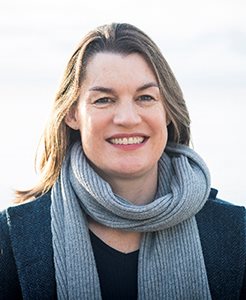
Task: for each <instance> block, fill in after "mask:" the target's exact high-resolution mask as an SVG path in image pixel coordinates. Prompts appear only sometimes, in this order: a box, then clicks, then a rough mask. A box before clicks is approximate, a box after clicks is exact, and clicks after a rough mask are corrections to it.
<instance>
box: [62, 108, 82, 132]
mask: <svg viewBox="0 0 246 300" xmlns="http://www.w3.org/2000/svg"><path fill="white" fill-rule="evenodd" d="M65 123H66V124H67V125H68V126H69V127H70V128H72V129H74V130H78V129H79V118H78V112H77V105H72V106H71V108H70V109H69V111H68V113H67V114H66V116H65Z"/></svg>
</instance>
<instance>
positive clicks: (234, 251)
mask: <svg viewBox="0 0 246 300" xmlns="http://www.w3.org/2000/svg"><path fill="white" fill-rule="evenodd" d="M50 203H51V200H50V193H47V194H45V195H43V196H42V197H40V198H38V199H36V200H35V201H33V202H29V203H26V204H24V205H20V206H17V207H11V208H8V209H7V210H5V211H4V212H2V213H0V299H1V300H2V299H8V300H11V299H21V298H24V299H42V300H43V299H56V284H55V271H54V264H53V249H52V236H51V228H50V221H51V218H50ZM196 220H197V224H198V229H199V233H200V238H201V244H202V249H203V253H204V260H205V265H206V270H207V274H208V281H209V286H210V291H211V294H212V298H213V299H218V300H220V299H228V300H229V299H231V300H232V299H246V278H245V260H246V228H245V208H243V207H238V206H234V205H232V204H230V203H227V202H224V201H221V200H219V199H216V191H215V190H212V191H211V193H210V197H209V200H208V201H207V203H206V204H205V206H204V207H203V209H202V210H201V211H200V212H199V213H198V214H197V215H196ZM81 267H83V266H81ZM243 278H244V279H243ZM243 280H244V281H243Z"/></svg>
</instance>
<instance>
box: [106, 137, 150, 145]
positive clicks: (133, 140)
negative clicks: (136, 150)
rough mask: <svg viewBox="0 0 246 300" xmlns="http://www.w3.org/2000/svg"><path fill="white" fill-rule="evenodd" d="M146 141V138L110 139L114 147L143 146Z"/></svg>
mask: <svg viewBox="0 0 246 300" xmlns="http://www.w3.org/2000/svg"><path fill="white" fill-rule="evenodd" d="M145 140H146V138H145V137H143V136H136V137H128V138H127V137H123V138H111V139H108V141H109V143H110V144H113V145H138V144H142V143H143V142H144V141H145Z"/></svg>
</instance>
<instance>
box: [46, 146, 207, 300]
mask: <svg viewBox="0 0 246 300" xmlns="http://www.w3.org/2000/svg"><path fill="white" fill-rule="evenodd" d="M158 170H159V181H158V192H157V198H156V199H154V201H152V202H151V203H149V204H147V205H141V206H139V205H134V204H132V203H130V202H128V201H127V200H125V199H123V198H121V197H119V196H117V195H115V194H114V193H113V191H112V189H111V187H110V185H109V184H108V183H107V182H105V181H104V180H103V179H102V178H101V177H99V175H98V174H97V173H96V172H95V171H94V170H93V168H92V167H91V166H90V165H89V164H88V162H87V159H86V157H85V156H84V154H83V151H82V146H81V144H80V143H76V144H74V145H73V147H72V148H71V150H70V152H69V154H68V155H67V157H66V159H65V161H64V164H63V167H62V170H61V174H60V177H59V179H58V180H57V182H56V184H55V185H54V187H53V189H52V194H51V198H52V204H51V229H52V237H53V249H54V264H55V272H56V282H57V294H58V299H66V300H67V299H72V300H75V299H88V300H94V299H101V293H100V284H99V278H98V274H97V270H96V264H95V259H94V255H93V250H92V246H91V242H90V237H89V232H88V224H87V220H86V214H88V215H90V216H91V217H92V218H94V219H95V220H96V221H98V222H99V223H101V224H104V225H106V226H109V227H112V228H118V229H126V230H128V231H129V230H132V231H140V232H144V234H143V239H142V242H141V247H140V252H139V266H138V299H141V300H145V299H151V300H155V299H156V300H157V299H158V300H159V299H187V300H188V299H189V300H190V299H202V300H205V299H211V296H210V291H209V286H208V281H207V274H206V270H205V265H204V259H203V254H202V248H201V243H200V238H199V233H198V228H197V224H196V220H195V217H194V215H195V214H196V213H197V212H198V211H199V210H200V209H201V208H202V207H203V205H204V204H205V202H206V200H207V197H208V194H209V191H210V176H209V172H208V169H207V167H206V165H205V163H204V162H203V160H202V159H201V158H200V157H199V156H198V155H197V154H196V153H195V152H194V151H193V150H191V149H190V148H189V147H187V146H184V145H177V144H169V145H168V146H167V147H166V150H165V152H164V153H163V155H162V157H161V159H160V160H159V168H158Z"/></svg>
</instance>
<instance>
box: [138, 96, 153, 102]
mask: <svg viewBox="0 0 246 300" xmlns="http://www.w3.org/2000/svg"><path fill="white" fill-rule="evenodd" d="M139 100H140V101H152V100H154V98H153V97H152V96H150V95H142V96H140V97H139Z"/></svg>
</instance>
